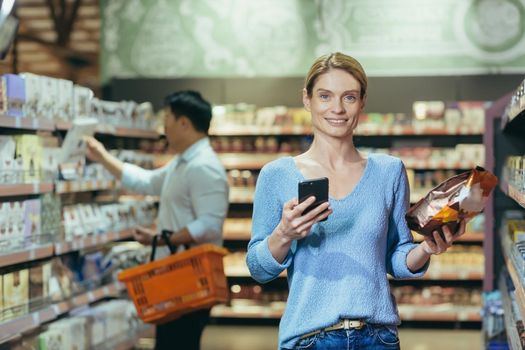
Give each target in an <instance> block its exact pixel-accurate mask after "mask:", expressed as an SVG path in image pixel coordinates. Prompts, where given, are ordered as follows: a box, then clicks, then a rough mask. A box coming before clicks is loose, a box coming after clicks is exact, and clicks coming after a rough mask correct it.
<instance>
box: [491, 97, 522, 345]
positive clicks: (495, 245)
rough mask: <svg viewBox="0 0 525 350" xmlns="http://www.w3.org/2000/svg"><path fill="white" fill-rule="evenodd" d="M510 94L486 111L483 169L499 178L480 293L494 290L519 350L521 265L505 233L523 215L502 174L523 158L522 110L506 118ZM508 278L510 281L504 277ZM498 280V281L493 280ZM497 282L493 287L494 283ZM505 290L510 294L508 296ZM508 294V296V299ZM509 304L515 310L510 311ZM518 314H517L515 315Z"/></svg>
mask: <svg viewBox="0 0 525 350" xmlns="http://www.w3.org/2000/svg"><path fill="white" fill-rule="evenodd" d="M512 94H513V93H512V92H511V93H509V94H508V95H506V96H503V97H501V98H500V99H499V100H497V101H495V102H494V104H493V106H492V107H491V108H490V109H489V110H488V111H487V115H486V123H485V124H486V125H487V132H486V133H485V135H484V144H485V147H486V150H487V155H486V159H487V169H489V170H492V171H493V172H494V173H495V174H496V175H497V176H499V180H500V184H499V187H497V188H496V189H495V191H494V194H493V198H492V200H491V201H489V203H488V205H487V207H486V209H485V212H486V227H487V229H486V244H485V257H486V270H487V271H488V273H487V274H486V277H485V281H484V287H485V288H484V289H485V290H488V291H490V290H492V289H493V288H495V287H497V288H498V289H499V290H500V293H501V298H502V300H503V308H504V319H505V329H506V333H507V338H508V341H509V346H510V347H511V349H522V347H521V340H520V334H519V333H518V329H517V327H516V321H517V320H522V319H523V316H524V315H525V278H524V277H525V261H524V260H523V257H522V254H521V253H520V252H519V251H518V248H517V246H516V242H514V241H513V240H512V238H511V235H510V233H509V229H508V226H507V223H506V220H507V216H508V213H509V212H514V214H513V215H514V216H515V215H517V214H518V213H523V210H524V208H525V195H524V193H523V192H522V191H520V189H519V188H517V187H516V186H515V184H513V183H512V182H511V181H509V178H507V177H506V176H507V173H508V172H505V171H503V169H504V167H505V162H506V159H507V158H508V157H509V156H520V155H523V154H525V139H523V132H524V131H525V127H524V126H525V110H523V109H522V110H521V111H519V110H518V111H517V112H516V113H514V114H513V115H507V111H508V110H509V105H510V103H511V101H513V102H516V100H511V97H512ZM507 275H508V276H510V278H508V277H506V276H507ZM497 276H499V278H497ZM496 280H497V283H496ZM509 288H511V289H512V288H513V289H514V290H513V291H512V292H511V291H509ZM511 293H512V295H511ZM513 300H514V302H515V305H516V307H514V308H513V306H512V304H513ZM518 313H519V314H518Z"/></svg>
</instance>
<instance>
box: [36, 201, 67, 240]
mask: <svg viewBox="0 0 525 350" xmlns="http://www.w3.org/2000/svg"><path fill="white" fill-rule="evenodd" d="M40 201H41V203H40V226H41V232H42V234H44V235H50V236H51V237H57V238H56V239H52V238H50V240H51V241H59V240H60V239H59V238H60V233H61V222H62V202H61V199H60V196H59V195H55V194H52V193H45V194H44V195H42V196H41V197H40Z"/></svg>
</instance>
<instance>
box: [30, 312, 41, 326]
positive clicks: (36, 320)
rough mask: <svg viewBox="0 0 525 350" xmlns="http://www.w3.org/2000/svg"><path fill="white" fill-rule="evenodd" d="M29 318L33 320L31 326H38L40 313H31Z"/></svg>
mask: <svg viewBox="0 0 525 350" xmlns="http://www.w3.org/2000/svg"><path fill="white" fill-rule="evenodd" d="M31 318H32V319H33V326H38V325H40V313H39V312H33V313H32V314H31Z"/></svg>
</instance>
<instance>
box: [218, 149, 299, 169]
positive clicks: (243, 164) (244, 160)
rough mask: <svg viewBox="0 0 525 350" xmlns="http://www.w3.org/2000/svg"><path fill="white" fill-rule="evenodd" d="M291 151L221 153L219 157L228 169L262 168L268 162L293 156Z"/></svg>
mask: <svg viewBox="0 0 525 350" xmlns="http://www.w3.org/2000/svg"><path fill="white" fill-rule="evenodd" d="M291 155H292V154H290V153H268V154H261V153H260V154H249V153H219V159H220V160H221V162H222V164H223V165H224V167H225V168H226V169H251V170H257V169H261V168H262V167H263V166H264V165H265V164H266V163H269V162H271V161H273V160H276V159H279V158H282V157H288V156H291Z"/></svg>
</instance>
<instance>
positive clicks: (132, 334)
mask: <svg viewBox="0 0 525 350" xmlns="http://www.w3.org/2000/svg"><path fill="white" fill-rule="evenodd" d="M141 338H155V327H154V326H151V325H144V326H143V327H140V328H139V329H133V330H130V331H129V332H128V333H126V334H121V335H119V336H117V337H115V338H113V339H109V340H107V341H105V342H104V344H101V345H99V346H96V347H94V348H93V350H131V349H135V345H136V344H137V342H138V341H139V340H140V339H141Z"/></svg>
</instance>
